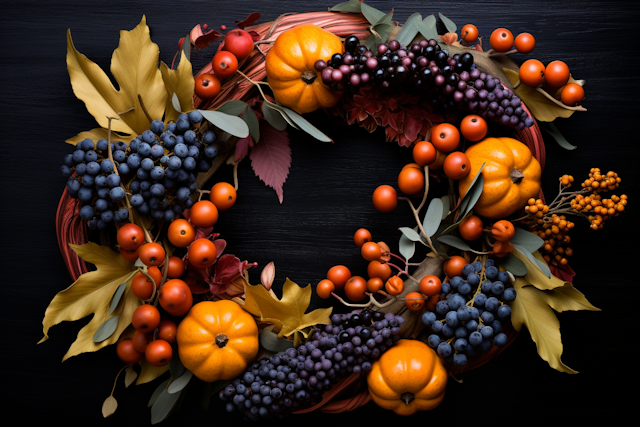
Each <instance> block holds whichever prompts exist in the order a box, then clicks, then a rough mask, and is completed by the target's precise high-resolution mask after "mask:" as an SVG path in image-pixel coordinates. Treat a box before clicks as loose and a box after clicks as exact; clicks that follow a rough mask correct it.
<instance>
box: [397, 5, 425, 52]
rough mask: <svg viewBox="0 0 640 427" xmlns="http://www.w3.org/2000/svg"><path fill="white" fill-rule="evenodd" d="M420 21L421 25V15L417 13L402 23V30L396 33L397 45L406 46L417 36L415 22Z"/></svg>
mask: <svg viewBox="0 0 640 427" xmlns="http://www.w3.org/2000/svg"><path fill="white" fill-rule="evenodd" d="M418 21H420V23H422V15H421V14H420V13H419V12H415V13H413V14H412V15H411V16H410V17H408V18H407V20H406V21H405V22H404V25H403V26H402V29H401V30H400V32H399V33H398V36H397V37H396V40H397V41H398V43H400V44H403V45H405V46H408V45H409V43H411V40H413V39H414V38H415V37H416V36H417V35H418V32H419V30H418V25H417V22H418Z"/></svg>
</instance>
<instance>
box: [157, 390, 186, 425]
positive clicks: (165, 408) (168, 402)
mask: <svg viewBox="0 0 640 427" xmlns="http://www.w3.org/2000/svg"><path fill="white" fill-rule="evenodd" d="M181 394H182V390H180V391H179V392H177V393H169V392H168V391H167V390H166V389H165V390H162V393H160V395H159V396H158V398H157V399H156V400H155V402H154V403H153V406H151V424H158V423H160V422H162V421H164V420H165V419H166V418H167V417H168V416H169V414H170V413H171V411H172V410H173V408H174V406H176V403H178V399H179V398H180V395H181Z"/></svg>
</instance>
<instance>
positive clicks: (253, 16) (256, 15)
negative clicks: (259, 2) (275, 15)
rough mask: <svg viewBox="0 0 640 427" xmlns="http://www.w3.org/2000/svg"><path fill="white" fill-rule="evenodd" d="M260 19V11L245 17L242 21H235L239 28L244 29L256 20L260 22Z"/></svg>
mask: <svg viewBox="0 0 640 427" xmlns="http://www.w3.org/2000/svg"><path fill="white" fill-rule="evenodd" d="M258 19H260V14H259V13H258V12H253V13H251V14H249V16H247V17H246V18H244V19H243V20H242V21H235V23H236V25H237V26H238V28H241V29H243V30H244V28H245V27H248V26H249V25H253V24H255V23H256V22H258Z"/></svg>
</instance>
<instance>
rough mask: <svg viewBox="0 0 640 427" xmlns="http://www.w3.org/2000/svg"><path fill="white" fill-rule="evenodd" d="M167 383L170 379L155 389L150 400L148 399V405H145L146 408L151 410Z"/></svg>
mask: <svg viewBox="0 0 640 427" xmlns="http://www.w3.org/2000/svg"><path fill="white" fill-rule="evenodd" d="M169 381H171V378H168V379H167V380H165V381H163V382H162V384H160V385H159V386H158V387H156V389H155V391H154V392H153V394H152V395H151V398H150V399H149V403H147V408H151V407H152V406H153V404H154V403H155V402H156V400H158V397H160V395H161V394H162V392H163V391H165V390H166V389H167V385H168V384H169Z"/></svg>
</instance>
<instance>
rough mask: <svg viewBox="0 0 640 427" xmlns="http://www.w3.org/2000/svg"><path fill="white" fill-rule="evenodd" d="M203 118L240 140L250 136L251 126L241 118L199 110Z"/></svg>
mask: <svg viewBox="0 0 640 427" xmlns="http://www.w3.org/2000/svg"><path fill="white" fill-rule="evenodd" d="M198 111H200V113H202V116H203V117H204V118H205V119H206V120H207V121H209V122H210V123H211V124H212V125H214V126H215V127H217V128H218V129H220V130H222V131H224V132H228V133H230V134H231V135H233V136H237V137H238V138H246V137H247V136H249V126H247V124H246V123H245V121H244V120H242V119H241V118H240V117H237V116H232V115H230V114H225V113H221V112H219V111H211V110H198Z"/></svg>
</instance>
